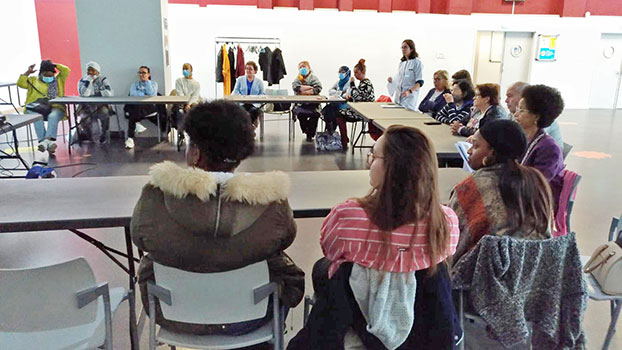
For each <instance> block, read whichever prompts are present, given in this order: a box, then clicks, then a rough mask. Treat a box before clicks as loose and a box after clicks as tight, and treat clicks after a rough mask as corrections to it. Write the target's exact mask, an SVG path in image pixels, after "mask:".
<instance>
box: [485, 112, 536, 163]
mask: <svg viewBox="0 0 622 350" xmlns="http://www.w3.org/2000/svg"><path fill="white" fill-rule="evenodd" d="M479 133H480V135H482V137H483V138H484V140H486V142H488V144H490V147H491V148H492V149H493V150H494V151H495V155H496V158H497V161H498V162H501V161H505V160H508V159H517V158H518V157H520V156H522V155H523V153H525V149H526V148H527V138H526V137H525V133H524V132H523V129H522V128H521V127H520V125H518V123H516V122H514V121H511V120H507V119H497V120H493V121H490V122H488V123H486V124H484V126H482V127H481V128H479Z"/></svg>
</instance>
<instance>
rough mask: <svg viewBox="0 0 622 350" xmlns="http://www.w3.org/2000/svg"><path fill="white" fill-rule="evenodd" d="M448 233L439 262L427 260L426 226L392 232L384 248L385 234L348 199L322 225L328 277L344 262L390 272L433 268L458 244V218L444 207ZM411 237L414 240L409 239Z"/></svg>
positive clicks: (322, 243)
mask: <svg viewBox="0 0 622 350" xmlns="http://www.w3.org/2000/svg"><path fill="white" fill-rule="evenodd" d="M442 209H443V211H444V212H445V215H446V217H447V226H448V229H449V230H450V239H449V241H450V244H449V247H448V249H447V251H446V252H445V254H443V255H442V256H440V257H439V260H438V261H430V257H429V255H428V236H427V224H426V223H421V222H419V223H412V224H406V225H402V226H400V227H397V228H395V229H394V230H393V231H392V232H391V236H390V242H391V243H390V245H389V247H388V248H386V247H385V243H384V240H383V236H384V235H385V233H384V232H383V231H381V230H380V229H378V227H377V226H375V225H374V224H372V222H371V221H370V220H369V217H368V216H367V213H366V212H365V210H364V209H363V208H362V207H361V205H360V204H359V203H358V202H356V201H354V200H348V201H346V202H344V203H341V204H339V205H337V206H336V207H334V208H333V209H332V210H331V211H330V213H329V214H328V216H327V217H326V219H324V223H323V224H322V229H321V231H320V234H321V237H320V245H321V246H322V251H323V252H324V256H326V257H327V258H328V259H329V260H330V261H331V262H332V263H331V265H330V268H329V269H328V277H329V278H330V277H332V276H333V274H335V272H336V271H337V270H338V269H339V266H340V265H341V264H342V263H343V262H346V261H349V262H354V263H357V264H359V265H361V266H363V267H369V268H372V269H375V270H381V271H389V272H412V271H417V270H422V269H426V268H428V267H430V266H432V265H436V264H438V263H440V262H441V261H444V260H445V259H446V258H447V257H448V256H451V255H452V254H453V253H454V251H455V249H456V244H457V243H458V236H459V234H460V232H459V231H458V218H457V217H456V214H455V213H454V211H453V210H451V209H450V208H448V207H446V206H443V207H442ZM413 234H414V236H415V237H414V239H413V240H412V245H411V238H412V236H413Z"/></svg>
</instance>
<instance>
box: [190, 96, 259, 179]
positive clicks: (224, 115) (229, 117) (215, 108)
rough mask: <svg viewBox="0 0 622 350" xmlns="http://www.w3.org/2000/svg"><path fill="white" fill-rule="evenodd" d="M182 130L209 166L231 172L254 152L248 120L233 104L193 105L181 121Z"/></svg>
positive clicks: (215, 102)
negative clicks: (227, 166) (228, 169)
mask: <svg viewBox="0 0 622 350" xmlns="http://www.w3.org/2000/svg"><path fill="white" fill-rule="evenodd" d="M183 131H185V132H186V133H187V134H188V137H189V138H190V143H191V144H192V145H195V146H197V147H198V148H199V150H200V151H201V154H202V156H204V157H205V158H206V160H207V162H208V164H209V165H215V168H222V167H223V166H222V165H223V164H227V165H229V164H230V165H231V166H230V168H231V169H233V168H235V167H237V166H238V165H239V164H240V162H241V161H242V160H244V159H246V158H247V157H249V156H250V155H251V154H253V150H254V149H255V131H254V129H253V127H252V125H251V120H250V117H249V115H248V112H246V111H245V110H244V109H243V108H242V107H240V106H238V105H237V104H236V103H233V102H227V101H223V100H217V101H213V102H205V103H200V104H198V105H196V106H194V107H193V108H192V109H191V110H190V111H188V113H187V114H186V116H185V118H184V124H183Z"/></svg>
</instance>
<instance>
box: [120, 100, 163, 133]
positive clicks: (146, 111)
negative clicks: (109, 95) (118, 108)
mask: <svg viewBox="0 0 622 350" xmlns="http://www.w3.org/2000/svg"><path fill="white" fill-rule="evenodd" d="M123 110H125V112H126V113H127V114H126V116H127V119H128V122H127V136H128V137H134V136H135V134H136V123H137V122H139V121H141V120H143V119H145V117H147V116H148V115H150V114H152V113H154V112H158V108H157V107H156V105H125V107H124V108H123ZM155 118H159V119H160V131H165V130H163V129H166V119H165V118H164V116H163V115H162V113H158V114H157V115H156V116H155ZM150 119H152V120H151V121H152V122H153V123H154V124H156V125H157V120H155V119H153V118H150ZM154 120H155V121H154Z"/></svg>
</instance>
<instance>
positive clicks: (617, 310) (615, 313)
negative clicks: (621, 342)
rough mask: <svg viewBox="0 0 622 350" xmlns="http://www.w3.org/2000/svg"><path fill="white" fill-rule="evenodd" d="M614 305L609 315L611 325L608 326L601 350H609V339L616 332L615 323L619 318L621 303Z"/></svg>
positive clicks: (617, 302)
mask: <svg viewBox="0 0 622 350" xmlns="http://www.w3.org/2000/svg"><path fill="white" fill-rule="evenodd" d="M614 303H615V304H616V307H615V309H614V310H613V312H612V313H611V323H610V324H609V330H608V331H607V336H606V337H605V343H604V344H603V350H607V349H609V344H611V338H613V335H614V334H615V332H616V323H617V322H618V316H620V309H622V301H620V300H618V301H614Z"/></svg>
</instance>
